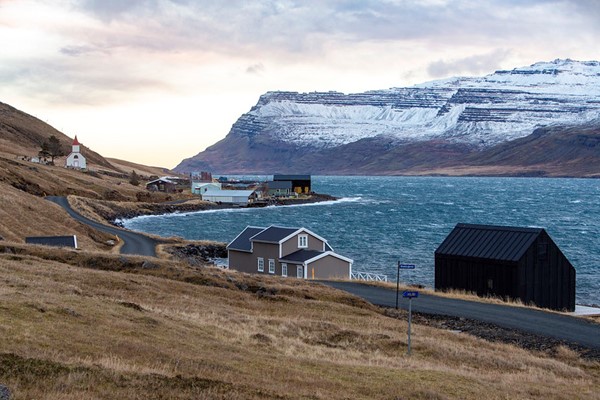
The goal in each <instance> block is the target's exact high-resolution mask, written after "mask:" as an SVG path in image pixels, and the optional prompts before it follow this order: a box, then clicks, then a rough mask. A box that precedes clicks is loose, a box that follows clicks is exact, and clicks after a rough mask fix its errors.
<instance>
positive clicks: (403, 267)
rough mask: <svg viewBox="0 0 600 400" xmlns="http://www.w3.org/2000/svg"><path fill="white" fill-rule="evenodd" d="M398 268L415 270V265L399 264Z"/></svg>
mask: <svg viewBox="0 0 600 400" xmlns="http://www.w3.org/2000/svg"><path fill="white" fill-rule="evenodd" d="M398 268H400V269H415V268H416V266H415V264H400V265H398Z"/></svg>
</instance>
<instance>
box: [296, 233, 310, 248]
mask: <svg viewBox="0 0 600 400" xmlns="http://www.w3.org/2000/svg"><path fill="white" fill-rule="evenodd" d="M298 247H299V248H301V249H305V248H307V247H308V235H298Z"/></svg>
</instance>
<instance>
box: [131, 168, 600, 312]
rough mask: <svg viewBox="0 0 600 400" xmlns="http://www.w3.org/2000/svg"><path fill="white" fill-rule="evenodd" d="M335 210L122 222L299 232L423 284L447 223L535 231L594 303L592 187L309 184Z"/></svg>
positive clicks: (225, 235)
mask: <svg viewBox="0 0 600 400" xmlns="http://www.w3.org/2000/svg"><path fill="white" fill-rule="evenodd" d="M313 190H315V191H316V192H319V193H327V194H331V195H333V196H337V197H340V198H342V199H341V200H339V201H336V202H327V203H318V204H311V205H301V206H287V207H268V208H259V209H231V210H216V211H205V212H197V213H186V214H172V215H164V216H150V217H138V218H134V219H131V220H128V221H124V223H125V226H126V227H127V228H130V229H134V230H139V231H143V232H150V233H154V234H158V235H161V236H181V237H184V238H187V239H194V240H200V239H205V240H216V241H223V242H228V241H231V240H232V239H233V238H234V237H235V236H236V235H237V234H238V233H239V232H240V231H241V230H242V229H244V228H245V227H246V226H247V225H253V226H265V227H266V226H269V225H283V226H293V227H301V226H302V227H306V228H308V229H310V230H312V231H314V232H315V233H317V234H319V235H321V236H323V237H325V238H327V239H328V241H329V243H330V245H331V246H332V247H333V248H334V250H335V251H336V252H338V253H340V254H342V255H345V256H347V257H350V258H352V259H354V267H353V270H361V271H369V272H376V273H383V274H387V275H388V277H389V278H390V279H395V276H396V275H395V274H396V263H397V261H398V260H400V261H402V262H404V263H414V264H416V265H417V269H416V270H414V271H410V272H406V273H404V272H403V273H402V275H401V279H403V280H404V281H408V282H411V283H421V284H425V285H426V286H429V287H431V286H433V281H434V251H435V249H436V248H437V246H438V245H439V244H440V243H441V242H442V241H443V240H444V238H445V237H446V235H448V233H449V232H450V231H451V230H452V228H453V227H454V226H455V225H456V224H457V223H474V224H496V225H512V226H535V227H542V228H545V229H546V230H547V231H548V233H549V234H550V236H551V237H552V238H553V240H554V241H555V242H556V243H557V244H558V246H559V247H560V248H561V250H562V251H563V253H564V254H565V255H566V256H567V258H568V259H569V260H570V261H571V263H572V264H573V265H574V266H575V268H576V270H577V303H578V304H589V305H591V304H596V305H599V304H600V180H589V179H543V178H540V179H536V178H446V177H329V176H323V177H313Z"/></svg>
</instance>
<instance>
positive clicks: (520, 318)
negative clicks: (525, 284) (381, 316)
mask: <svg viewBox="0 0 600 400" xmlns="http://www.w3.org/2000/svg"><path fill="white" fill-rule="evenodd" d="M322 283H324V284H326V285H328V286H332V287H334V288H337V289H341V290H345V291H347V292H349V293H352V294H354V295H356V296H359V297H362V298H363V299H365V300H367V301H369V302H371V303H373V304H375V305H379V306H385V307H395V306H396V291H395V290H392V289H388V288H383V287H377V286H371V285H365V284H363V283H358V282H331V281H324V282H322ZM399 306H400V307H401V308H403V309H407V308H408V299H404V298H402V293H400V301H399ZM412 309H413V310H414V311H415V312H420V313H424V314H438V315H449V316H454V317H462V318H467V319H473V320H477V321H483V322H487V323H490V324H495V325H498V326H501V327H504V328H510V329H517V330H521V331H525V332H529V333H533V334H536V335H539V336H544V337H548V338H554V339H558V340H564V341H567V342H570V343H577V344H579V345H581V346H585V347H588V348H592V349H596V350H600V325H599V324H595V323H593V322H590V321H587V320H584V319H582V318H576V317H571V316H567V315H562V314H556V313H550V312H544V311H541V310H535V309H531V308H525V307H512V306H509V305H501V304H488V303H480V302H476V301H468V300H459V299H450V298H446V297H439V296H431V295H426V294H422V293H419V297H418V298H416V299H414V300H413V301H412Z"/></svg>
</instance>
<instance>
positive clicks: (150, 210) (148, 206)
mask: <svg viewBox="0 0 600 400" xmlns="http://www.w3.org/2000/svg"><path fill="white" fill-rule="evenodd" d="M335 200H338V198H337V197H334V196H330V195H327V194H320V193H313V194H311V195H310V196H306V197H299V198H295V199H294V198H281V199H272V200H269V201H266V202H261V203H257V204H250V205H248V206H247V207H251V208H252V207H268V206H290V205H296V204H311V203H319V202H324V201H335ZM101 203H102V205H103V207H93V208H94V211H95V212H96V213H97V214H98V215H100V216H101V217H102V218H103V219H105V220H106V221H109V222H110V223H111V224H113V225H116V226H121V227H122V226H123V222H122V221H123V220H125V219H131V218H135V217H139V216H143V215H161V214H170V213H186V212H194V211H205V210H218V209H229V208H240V206H236V205H231V204H217V203H211V202H207V201H199V200H190V201H186V200H180V201H172V202H166V203H142V204H137V206H135V205H136V203H133V205H134V206H131V203H128V205H127V206H125V205H122V204H119V203H118V202H110V203H112V204H107V203H109V202H101ZM105 203H106V204H105Z"/></svg>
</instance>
